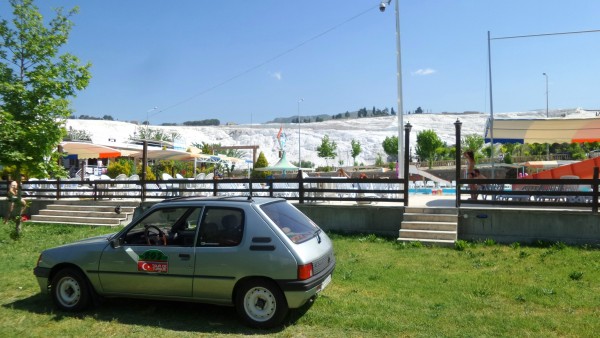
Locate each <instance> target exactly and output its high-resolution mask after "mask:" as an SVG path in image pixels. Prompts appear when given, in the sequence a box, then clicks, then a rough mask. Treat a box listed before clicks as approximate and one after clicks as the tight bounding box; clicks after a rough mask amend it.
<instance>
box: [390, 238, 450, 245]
mask: <svg viewBox="0 0 600 338" xmlns="http://www.w3.org/2000/svg"><path fill="white" fill-rule="evenodd" d="M397 241H398V242H421V243H423V244H426V245H436V246H444V247H454V240H446V239H417V240H416V239H414V238H404V237H399V238H398V239H397Z"/></svg>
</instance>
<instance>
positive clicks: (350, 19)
mask: <svg viewBox="0 0 600 338" xmlns="http://www.w3.org/2000/svg"><path fill="white" fill-rule="evenodd" d="M375 8H379V5H377V6H371V7H369V8H367V9H366V10H364V11H362V12H360V13H358V14H356V15H354V16H352V17H350V18H348V19H346V20H344V21H342V22H340V23H338V24H337V25H334V26H333V27H331V28H328V29H326V30H325V31H323V32H321V33H319V34H317V35H314V36H312V37H310V38H308V39H307V40H304V41H302V42H300V43H298V44H297V45H295V46H293V47H291V48H289V49H287V50H285V51H283V52H281V53H279V54H277V55H275V56H273V57H271V58H269V59H267V60H266V61H263V62H261V63H259V64H257V65H255V66H253V67H250V68H248V69H246V70H244V71H242V72H240V73H237V74H236V75H233V76H232V77H230V78H228V79H226V80H223V81H221V82H219V83H217V84H215V85H213V86H210V87H208V88H206V89H204V90H202V91H200V92H198V93H197V94H195V95H192V96H190V97H189V98H187V99H184V100H182V101H179V102H177V103H175V104H172V105H170V106H167V107H166V108H164V109H161V110H159V111H157V112H156V113H154V114H152V115H151V116H155V115H158V114H160V113H162V112H164V111H166V110H169V109H171V108H174V107H177V106H179V105H182V104H184V103H186V102H189V101H191V100H193V99H195V98H197V97H198V96H201V95H204V94H206V93H208V92H210V91H212V90H214V89H216V88H219V87H221V86H223V85H225V84H227V83H229V82H231V81H233V80H236V79H238V78H240V77H242V76H244V75H246V74H248V73H250V72H252V71H255V70H257V69H258V68H261V67H262V66H264V65H267V64H269V63H271V62H273V61H275V60H277V59H279V58H281V57H283V56H285V55H287V54H290V53H292V52H293V51H295V50H297V49H299V48H300V47H303V46H304V45H306V44H308V43H310V42H312V41H314V40H317V39H318V38H320V37H322V36H324V35H326V34H328V33H330V32H332V31H334V30H336V29H338V28H339V27H341V26H343V25H345V24H347V23H349V22H351V21H353V20H356V19H358V18H359V17H361V16H363V15H365V14H366V13H368V12H370V11H372V10H373V9H375Z"/></svg>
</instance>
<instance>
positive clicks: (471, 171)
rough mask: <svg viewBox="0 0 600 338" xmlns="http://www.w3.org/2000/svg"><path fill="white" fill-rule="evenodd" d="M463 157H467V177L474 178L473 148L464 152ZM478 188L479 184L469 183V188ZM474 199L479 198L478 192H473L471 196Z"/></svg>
mask: <svg viewBox="0 0 600 338" xmlns="http://www.w3.org/2000/svg"><path fill="white" fill-rule="evenodd" d="M463 157H464V158H466V159H467V172H466V175H465V176H466V177H467V178H468V179H472V178H475V172H474V171H475V154H473V151H472V150H467V151H465V152H464V153H463ZM476 189H477V185H475V184H469V190H476ZM470 199H472V200H476V199H477V194H476V193H471V198H470Z"/></svg>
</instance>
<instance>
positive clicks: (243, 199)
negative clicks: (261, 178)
mask: <svg viewBox="0 0 600 338" xmlns="http://www.w3.org/2000/svg"><path fill="white" fill-rule="evenodd" d="M275 201H285V199H284V198H278V197H256V196H252V197H249V196H210V197H200V196H185V197H175V198H170V199H166V200H164V201H161V202H159V203H157V204H161V205H164V204H169V203H176V202H186V203H189V202H202V203H205V202H231V203H232V204H233V203H248V204H256V205H261V204H266V203H271V202H275Z"/></svg>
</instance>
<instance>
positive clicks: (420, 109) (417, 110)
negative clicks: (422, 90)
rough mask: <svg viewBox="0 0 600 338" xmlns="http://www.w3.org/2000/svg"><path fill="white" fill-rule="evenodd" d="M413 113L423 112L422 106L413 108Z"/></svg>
mask: <svg viewBox="0 0 600 338" xmlns="http://www.w3.org/2000/svg"><path fill="white" fill-rule="evenodd" d="M415 114H423V108H421V107H418V108H417V109H416V110H415Z"/></svg>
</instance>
